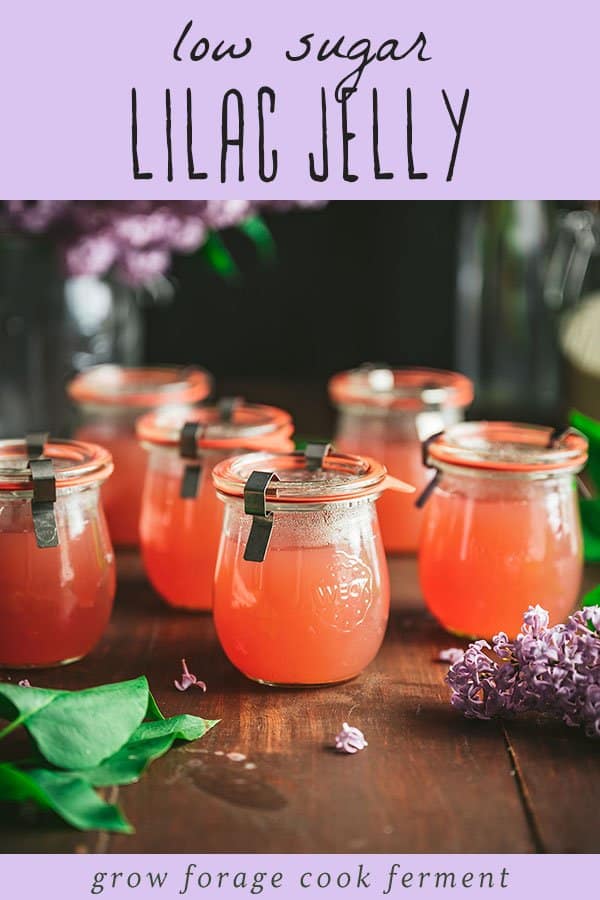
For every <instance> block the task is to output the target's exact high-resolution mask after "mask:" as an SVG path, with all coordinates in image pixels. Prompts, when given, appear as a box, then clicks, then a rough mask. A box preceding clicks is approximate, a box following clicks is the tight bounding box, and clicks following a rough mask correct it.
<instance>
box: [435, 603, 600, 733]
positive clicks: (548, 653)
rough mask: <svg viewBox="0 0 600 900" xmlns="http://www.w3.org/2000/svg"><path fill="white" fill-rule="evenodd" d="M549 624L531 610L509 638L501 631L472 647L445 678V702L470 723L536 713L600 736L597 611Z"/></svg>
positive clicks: (592, 609) (539, 610)
mask: <svg viewBox="0 0 600 900" xmlns="http://www.w3.org/2000/svg"><path fill="white" fill-rule="evenodd" d="M548 623H549V617H548V613H547V612H546V610H544V609H542V607H540V606H530V607H529V609H528V610H527V612H526V613H525V614H524V616H523V625H522V627H521V631H520V633H519V634H518V635H517V637H516V638H515V640H514V641H510V640H509V639H508V638H507V636H506V635H505V634H503V633H500V634H497V635H495V637H494V638H493V639H492V642H491V644H490V643H488V642H487V641H476V642H475V643H473V644H471V645H470V646H469V647H468V648H467V650H466V651H465V654H464V656H463V657H462V659H459V660H457V661H456V662H455V663H454V664H453V665H452V666H451V667H450V670H449V671H448V675H447V676H446V680H447V682H448V684H449V685H450V687H451V689H452V696H451V703H452V705H453V706H454V707H455V708H456V709H458V710H460V711H461V712H462V713H463V714H464V715H465V716H468V717H470V718H475V719H491V718H493V717H495V716H503V717H506V716H514V715H517V714H519V713H524V712H537V713H542V714H544V715H548V716H553V717H554V718H558V719H561V720H562V721H563V722H564V723H565V724H566V725H569V726H572V727H577V726H579V727H582V728H583V729H584V730H585V733H586V734H587V735H588V736H589V737H596V738H600V631H599V626H600V607H598V606H593V607H586V608H585V609H583V610H579V611H578V612H576V613H574V614H573V615H572V616H569V619H568V620H567V622H566V623H565V624H560V625H554V626H552V627H550V626H549V624H548Z"/></svg>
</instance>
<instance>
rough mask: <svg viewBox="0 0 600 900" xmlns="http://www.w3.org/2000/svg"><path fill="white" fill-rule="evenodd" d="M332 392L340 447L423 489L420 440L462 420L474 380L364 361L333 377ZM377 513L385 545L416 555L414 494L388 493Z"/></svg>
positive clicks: (417, 527) (424, 472)
mask: <svg viewBox="0 0 600 900" xmlns="http://www.w3.org/2000/svg"><path fill="white" fill-rule="evenodd" d="M329 395H330V397H331V400H332V402H333V404H334V405H335V406H336V407H337V409H338V413H339V416H338V425H337V433H336V437H335V446H336V448H337V449H339V450H341V451H343V452H346V453H358V454H366V455H367V456H370V457H373V458H374V459H379V460H381V462H382V463H383V464H384V465H385V466H386V468H387V469H388V471H389V472H390V474H391V475H394V476H396V477H398V478H404V479H406V480H407V481H409V482H410V483H411V484H414V485H415V486H416V488H417V489H418V490H420V489H421V488H422V487H423V486H424V485H425V483H426V481H427V470H426V469H425V467H424V466H423V463H422V456H421V442H422V441H423V440H425V439H426V438H428V437H430V436H431V435H432V434H435V433H436V432H438V431H443V429H444V428H447V427H448V426H449V425H451V424H454V423H455V422H458V421H461V420H462V419H463V417H464V411H465V409H466V407H468V406H469V405H470V403H471V402H472V400H473V384H472V382H471V381H470V380H469V379H468V378H466V377H465V376H464V375H459V374H458V373H456V372H447V371H444V370H441V369H425V368H415V369H393V368H389V367H387V366H380V365H372V364H365V365H364V366H361V367H360V368H358V369H352V370H350V371H347V372H339V373H338V374H337V375H334V376H333V377H332V378H331V379H330V381H329ZM378 513H379V521H380V524H381V531H382V534H383V543H384V546H385V549H386V550H387V551H388V552H389V553H415V552H416V550H417V547H418V543H419V532H420V528H421V521H422V513H421V510H420V509H418V508H417V507H416V506H415V503H414V498H413V497H410V496H407V495H403V494H400V493H389V494H385V495H384V496H383V497H382V498H381V501H380V502H379V503H378Z"/></svg>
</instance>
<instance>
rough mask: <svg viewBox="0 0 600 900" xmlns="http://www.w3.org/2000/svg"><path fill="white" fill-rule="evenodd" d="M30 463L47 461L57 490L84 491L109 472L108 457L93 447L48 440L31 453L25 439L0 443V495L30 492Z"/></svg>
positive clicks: (65, 441) (110, 464)
mask: <svg viewBox="0 0 600 900" xmlns="http://www.w3.org/2000/svg"><path fill="white" fill-rule="evenodd" d="M31 459H50V460H52V469H53V473H54V479H55V484H56V488H57V489H61V488H71V487H84V486H86V485H90V484H94V483H98V482H101V481H105V480H106V479H107V478H108V476H109V475H110V474H111V472H112V470H113V462H112V456H111V455H110V453H109V452H108V450H105V449H104V447H100V446H98V445H97V444H89V443H87V442H83V441H68V440H62V439H60V440H59V439H54V438H52V439H49V440H47V441H45V442H44V443H43V445H42V446H40V447H38V448H36V450H35V451H34V452H32V450H31V447H28V444H27V441H26V440H25V439H13V438H9V439H6V440H2V441H0V491H17V492H19V493H21V492H25V493H27V492H30V491H33V478H32V473H31V468H30V460H31Z"/></svg>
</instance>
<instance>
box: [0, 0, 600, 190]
mask: <svg viewBox="0 0 600 900" xmlns="http://www.w3.org/2000/svg"><path fill="white" fill-rule="evenodd" d="M598 26H600V7H599V5H598V2H597V0H571V2H570V3H568V4H567V5H564V4H559V3H548V2H543V3H542V2H541V0H528V2H523V0H503V2H502V3H499V2H496V3H493V2H481V0H452V2H448V0H420V2H418V3H410V4H409V3H405V2H402V0H395V2H394V0H372V2H370V3H360V4H359V3H353V2H350V3H349V2H348V0H345V2H341V0H319V2H316V0H303V2H302V3H282V2H281V0H257V2H254V3H248V2H247V0H219V2H213V3H202V2H199V0H195V2H194V0H177V2H162V3H160V2H157V0H150V2H148V0H127V2H126V3H123V2H122V0H102V2H101V3H90V2H87V3H82V2H81V0H53V2H48V0H20V2H19V3H10V4H8V3H5V4H4V9H3V12H2V32H1V33H2V38H1V43H2V48H1V53H0V76H1V77H0V108H1V114H2V122H3V129H2V141H1V142H0V196H1V197H2V198H3V199H16V198H22V197H30V198H35V199H87V198H94V199H103V198H106V199H194V198H202V199H213V198H231V197H236V198H252V199H283V198H286V197H289V198H298V199H319V198H323V199H325V198H327V199H363V200H364V199H376V198H384V199H401V198H402V199H404V198H406V199H434V198H435V199H445V198H448V199H450V198H459V199H470V198H479V199H483V198H486V199H493V198H497V199H507V198H510V199H534V198H535V199H539V198H545V199H558V198H564V197H570V198H578V197H591V196H600V190H599V189H600V184H599V182H600V177H599V169H600V165H599V163H598V152H597V141H596V140H594V126H595V119H594V118H593V117H595V116H596V103H595V100H596V79H595V77H594V76H595V71H594V69H593V63H594V61H595V58H596V53H597V46H596V45H597V34H598Z"/></svg>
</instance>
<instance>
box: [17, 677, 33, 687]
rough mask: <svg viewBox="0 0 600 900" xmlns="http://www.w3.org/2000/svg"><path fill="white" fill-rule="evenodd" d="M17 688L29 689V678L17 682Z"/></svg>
mask: <svg viewBox="0 0 600 900" xmlns="http://www.w3.org/2000/svg"><path fill="white" fill-rule="evenodd" d="M19 687H31V682H30V681H29V678H22V679H21V681H19Z"/></svg>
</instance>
